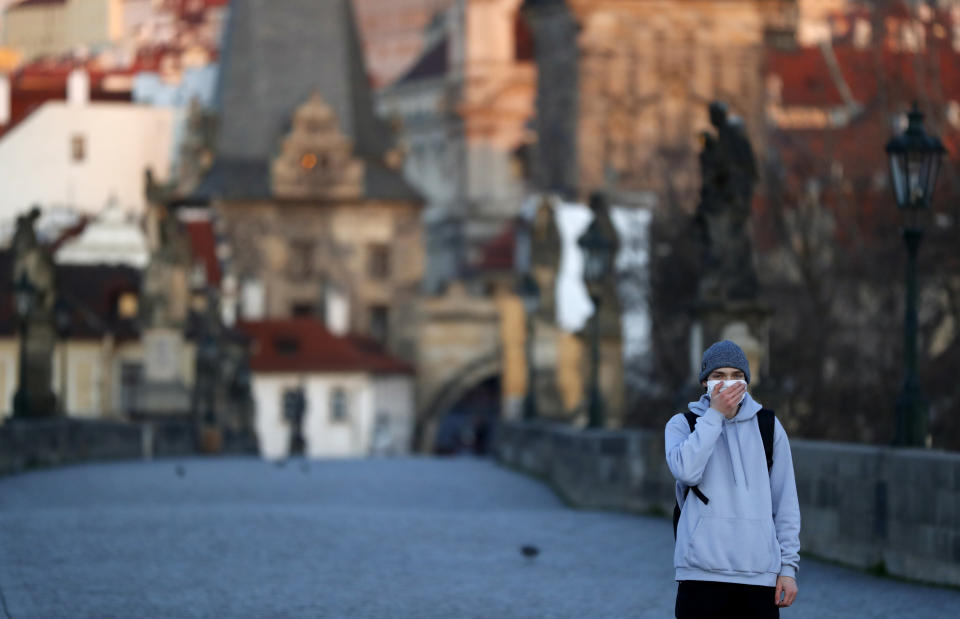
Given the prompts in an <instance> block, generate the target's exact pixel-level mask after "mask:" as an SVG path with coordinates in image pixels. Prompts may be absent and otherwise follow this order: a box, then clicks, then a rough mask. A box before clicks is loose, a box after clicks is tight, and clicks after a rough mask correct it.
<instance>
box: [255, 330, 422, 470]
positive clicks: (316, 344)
mask: <svg viewBox="0 0 960 619" xmlns="http://www.w3.org/2000/svg"><path fill="white" fill-rule="evenodd" d="M240 329H241V331H243V332H244V333H245V334H246V335H247V336H248V337H249V338H250V339H251V342H252V346H253V350H254V351H255V352H254V353H253V356H252V358H251V369H252V370H253V394H254V401H255V405H256V411H257V412H256V422H255V427H256V432H257V438H258V442H259V446H260V453H261V455H262V456H263V457H265V458H269V459H277V458H284V457H287V456H288V455H291V451H292V448H294V442H293V437H294V435H295V434H297V435H299V436H300V437H301V438H302V440H303V453H304V454H305V455H306V456H308V457H312V458H320V457H323V458H331V457H334V458H336V457H339V458H345V457H354V458H355V457H366V456H395V455H405V454H408V453H409V452H410V449H411V445H412V436H413V427H414V419H415V408H414V402H415V399H414V379H413V374H414V373H413V366H411V365H409V364H407V363H404V362H402V361H400V360H399V359H396V358H394V357H392V356H390V355H388V354H386V353H385V352H384V350H383V349H382V348H380V347H379V346H378V345H376V344H375V343H373V342H371V341H369V340H366V339H364V338H357V337H351V336H337V335H334V334H333V333H331V332H330V331H329V330H327V329H326V327H325V326H324V325H323V323H322V322H320V321H318V320H315V319H310V318H297V319H285V320H269V321H261V322H249V323H241V324H240ZM291 397H292V398H293V401H294V404H293V406H292V410H291V406H290V399H291Z"/></svg>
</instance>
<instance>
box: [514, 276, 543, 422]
mask: <svg viewBox="0 0 960 619" xmlns="http://www.w3.org/2000/svg"><path fill="white" fill-rule="evenodd" d="M517 294H518V295H519V296H520V299H521V300H523V309H524V313H525V314H526V319H527V320H526V325H527V346H526V356H527V393H526V395H525V396H524V398H523V418H524V419H525V420H526V421H531V420H533V419H536V418H537V396H536V388H535V386H534V359H533V335H534V333H533V317H534V316H535V315H536V313H537V311H538V310H539V309H540V286H539V285H538V284H537V280H536V279H535V278H534V277H533V275H532V274H530V273H529V272H527V273H524V275H523V277H522V278H521V279H520V282H519V284H518V285H517Z"/></svg>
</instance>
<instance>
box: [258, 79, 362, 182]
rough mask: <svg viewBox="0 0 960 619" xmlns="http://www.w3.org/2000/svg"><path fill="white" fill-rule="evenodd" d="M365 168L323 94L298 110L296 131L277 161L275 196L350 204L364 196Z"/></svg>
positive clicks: (275, 165)
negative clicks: (356, 156) (349, 201)
mask: <svg viewBox="0 0 960 619" xmlns="http://www.w3.org/2000/svg"><path fill="white" fill-rule="evenodd" d="M363 175H364V164H363V162H362V161H361V160H359V159H357V158H355V157H354V154H353V140H351V139H350V138H349V137H347V136H346V135H344V133H343V132H342V131H341V130H340V123H339V120H338V119H337V116H336V114H335V113H334V111H333V109H332V108H331V107H330V106H329V105H327V103H326V101H324V99H323V97H322V96H320V94H319V93H314V94H313V96H311V97H310V99H309V100H308V101H307V102H306V103H304V104H303V105H301V106H300V107H299V108H297V111H296V113H295V114H294V118H293V129H292V130H291V131H290V133H289V134H288V135H287V136H286V138H284V140H283V147H282V149H281V152H280V154H279V156H277V158H276V159H274V161H273V166H272V169H271V183H272V186H273V194H274V195H275V196H277V197H279V198H288V199H308V198H313V199H323V200H350V199H356V198H359V197H361V195H362V194H363Z"/></svg>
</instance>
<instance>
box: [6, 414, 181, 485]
mask: <svg viewBox="0 0 960 619" xmlns="http://www.w3.org/2000/svg"><path fill="white" fill-rule="evenodd" d="M198 451H199V450H198V441H197V436H196V429H195V427H194V424H192V423H190V422H186V421H173V420H171V421H157V422H127V421H107V420H83V419H71V418H66V419H50V420H29V421H19V420H7V421H6V422H5V423H4V424H3V425H0V475H6V474H9V473H16V472H18V471H23V470H28V469H32V468H40V467H48V466H58V465H63V464H71V463H76V462H85V461H93V460H124V459H137V458H152V457H154V456H157V457H163V456H184V455H190V454H196V453H198Z"/></svg>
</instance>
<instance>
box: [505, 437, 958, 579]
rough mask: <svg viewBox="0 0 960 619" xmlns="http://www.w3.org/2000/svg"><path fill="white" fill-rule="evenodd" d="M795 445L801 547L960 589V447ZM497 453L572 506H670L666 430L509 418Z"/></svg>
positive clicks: (655, 509)
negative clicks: (595, 427) (597, 427)
mask: <svg viewBox="0 0 960 619" xmlns="http://www.w3.org/2000/svg"><path fill="white" fill-rule="evenodd" d="M791 446H792V449H793V460H794V468H795V471H796V478H797V492H798V494H799V497H800V511H801V515H802V519H803V524H802V528H801V532H800V542H801V546H802V548H803V551H804V552H805V553H808V554H810V555H813V556H817V557H822V558H824V559H829V560H832V561H836V562H839V563H843V564H846V565H850V566H853V567H858V568H866V569H871V570H877V571H880V572H885V573H889V574H891V575H894V576H898V577H903V578H909V579H914V580H920V581H925V582H931V583H937V584H945V585H953V586H960V454H956V453H944V452H932V451H925V450H913V449H893V448H890V447H876V446H863V445H851V444H842V443H828V442H820V441H802V440H792V441H791ZM496 453H497V457H498V459H499V460H500V461H501V462H502V463H504V464H506V465H508V466H511V467H513V468H517V469H519V470H521V471H524V472H527V473H529V474H532V475H535V476H537V477H540V478H542V479H544V481H546V482H547V483H549V484H551V485H552V486H553V487H554V488H555V489H556V490H557V492H558V493H559V494H560V495H561V496H562V497H563V498H564V499H565V500H566V501H568V502H569V503H571V504H572V505H575V506H578V507H586V508H594V509H616V510H626V511H631V512H635V513H646V514H656V515H668V514H671V513H672V512H673V505H674V501H675V500H674V491H673V487H674V481H673V477H672V476H671V474H670V471H669V469H668V468H667V465H666V459H665V457H664V450H663V435H662V433H659V432H654V431H649V430H631V431H612V430H577V429H573V428H569V427H563V426H552V425H548V424H540V423H536V424H520V423H505V424H503V425H501V426H500V427H499V428H498V430H497V437H496ZM800 577H801V578H803V564H802V561H801V574H800Z"/></svg>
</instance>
